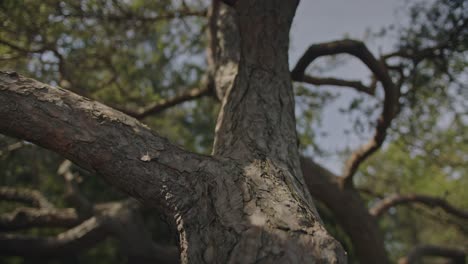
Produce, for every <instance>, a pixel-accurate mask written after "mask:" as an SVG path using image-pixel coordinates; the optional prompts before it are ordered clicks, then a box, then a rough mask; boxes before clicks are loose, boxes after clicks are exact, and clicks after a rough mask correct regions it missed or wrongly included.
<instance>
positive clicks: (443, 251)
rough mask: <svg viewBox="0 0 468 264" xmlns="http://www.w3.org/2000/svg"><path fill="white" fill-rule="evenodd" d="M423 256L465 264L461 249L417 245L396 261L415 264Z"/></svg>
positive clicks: (455, 263)
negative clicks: (442, 258)
mask: <svg viewBox="0 0 468 264" xmlns="http://www.w3.org/2000/svg"><path fill="white" fill-rule="evenodd" d="M425 256H431V257H444V258H448V259H451V260H452V262H451V263H453V264H465V263H466V262H465V261H466V252H465V251H464V250H461V249H454V248H447V247H441V246H433V245H419V246H416V247H414V248H413V249H412V250H411V252H410V253H409V254H408V255H407V256H406V257H403V258H401V259H400V260H399V261H398V264H415V263H416V261H418V260H419V259H420V258H422V257H425Z"/></svg>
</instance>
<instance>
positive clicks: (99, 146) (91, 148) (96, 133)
mask: <svg viewBox="0 0 468 264" xmlns="http://www.w3.org/2000/svg"><path fill="white" fill-rule="evenodd" d="M0 120H2V122H0V132H2V133H5V134H7V135H10V136H14V137H17V138H21V139H25V140H28V141H31V142H33V143H36V144H37V145H39V146H42V147H45V148H48V149H51V150H54V151H56V152H58V153H60V154H62V155H63V156H65V157H66V158H68V159H70V160H71V161H73V162H74V163H76V164H78V165H80V166H82V167H84V168H86V169H88V170H90V171H93V172H96V173H97V174H98V175H101V176H102V177H104V178H105V179H106V180H107V181H108V182H109V183H110V184H112V185H114V186H116V187H118V188H119V189H121V190H123V191H124V192H126V193H128V194H130V195H131V196H134V197H137V198H139V199H141V200H143V201H145V202H147V203H149V204H152V205H153V206H162V208H163V209H165V212H166V213H168V212H171V213H169V214H170V215H171V216H173V215H174V214H173V213H174V210H175V211H180V210H187V208H190V206H191V203H193V202H194V199H196V196H197V195H196V194H194V192H195V190H196V188H195V187H196V186H198V185H201V184H202V183H203V181H202V180H201V179H200V178H199V177H196V175H197V174H198V175H206V172H205V171H203V169H202V168H201V166H206V165H207V163H206V162H209V161H212V159H210V158H208V157H205V156H200V155H196V154H193V153H190V152H187V151H184V150H182V149H180V148H179V147H177V146H174V145H172V144H171V143H169V142H168V140H166V139H165V138H162V137H160V136H159V135H157V134H154V133H152V132H151V131H150V130H149V128H147V127H146V126H144V125H142V124H140V123H139V122H138V121H136V120H135V119H133V118H131V117H128V116H126V115H124V114H122V113H121V112H118V111H115V110H113V109H111V108H109V107H107V106H104V105H102V104H100V103H97V102H94V101H91V100H89V99H86V98H83V97H81V96H78V95H76V94H74V93H72V92H70V91H66V90H63V89H60V88H55V87H52V86H49V85H46V84H43V83H40V82H38V81H35V80H32V79H28V78H25V77H22V76H20V75H18V74H16V73H6V72H0ZM211 168H213V167H211Z"/></svg>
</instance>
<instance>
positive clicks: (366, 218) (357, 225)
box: [301, 157, 390, 264]
mask: <svg viewBox="0 0 468 264" xmlns="http://www.w3.org/2000/svg"><path fill="white" fill-rule="evenodd" d="M301 167H302V173H303V175H304V178H305V182H306V184H307V187H308V189H309V191H310V193H311V194H312V196H313V197H314V198H315V199H317V200H319V201H320V202H322V203H324V204H325V205H326V206H327V207H328V208H329V209H330V210H331V211H332V212H333V215H334V217H335V219H336V220H337V221H338V223H339V224H340V226H341V227H342V228H343V229H344V231H345V232H346V233H347V234H348V235H349V237H350V238H351V241H352V244H353V247H354V250H355V253H356V255H357V257H358V259H359V262H360V263H362V264H374V263H382V264H384V263H390V261H389V259H388V256H387V252H386V251H385V247H384V239H383V235H382V234H381V233H380V230H379V227H378V225H377V221H376V219H375V218H374V217H372V216H371V215H370V214H369V211H368V209H367V206H366V204H365V203H364V201H363V200H362V199H361V197H360V195H359V193H358V192H357V190H356V189H354V188H342V186H341V185H340V181H339V177H338V176H337V175H335V174H333V173H332V172H330V171H329V170H327V169H325V168H323V167H322V166H320V165H319V164H317V163H315V162H314V161H313V160H311V159H310V158H304V157H302V158H301Z"/></svg>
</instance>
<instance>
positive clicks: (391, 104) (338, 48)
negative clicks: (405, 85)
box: [291, 39, 399, 186]
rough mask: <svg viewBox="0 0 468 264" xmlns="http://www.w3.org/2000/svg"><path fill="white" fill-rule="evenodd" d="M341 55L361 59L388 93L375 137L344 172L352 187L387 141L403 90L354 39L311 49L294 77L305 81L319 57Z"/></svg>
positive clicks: (303, 57) (346, 181)
mask: <svg viewBox="0 0 468 264" xmlns="http://www.w3.org/2000/svg"><path fill="white" fill-rule="evenodd" d="M340 53H347V54H350V55H353V56H355V57H357V58H358V59H360V60H361V61H362V62H363V63H364V64H365V65H366V66H367V67H368V68H369V69H370V70H371V71H372V73H373V74H374V76H375V78H376V80H378V81H380V83H381V84H382V86H383V89H384V93H385V100H384V105H383V110H382V113H381V114H380V117H379V119H378V120H377V126H376V129H375V132H374V135H373V137H372V138H371V139H370V140H369V142H367V143H366V144H364V145H363V146H361V147H360V148H359V149H358V150H356V151H355V152H354V153H353V154H352V155H351V157H350V158H349V159H348V161H347V163H346V166H345V169H344V172H343V183H344V185H345V186H352V184H353V179H352V178H353V175H354V174H355V173H356V171H357V169H358V168H359V165H360V164H361V163H362V162H363V161H364V160H366V159H367V157H369V156H370V155H371V154H372V153H374V152H375V151H376V150H378V149H379V148H380V146H381V145H382V143H383V142H384V140H385V137H386V134H387V129H388V127H389V126H390V123H391V121H392V119H393V118H394V117H395V115H396V113H397V107H398V98H399V88H398V87H396V86H395V84H394V83H393V81H392V79H391V78H390V75H389V73H388V70H387V68H386V67H385V65H384V64H383V63H382V61H379V60H377V59H376V58H375V57H374V55H372V53H371V52H370V51H369V50H368V49H367V47H366V45H365V44H364V43H363V42H360V41H357V40H351V39H345V40H339V41H333V42H328V43H321V44H316V45H312V46H310V47H309V49H307V51H306V52H305V53H304V55H303V56H302V57H301V58H300V59H299V61H298V62H297V64H296V66H295V67H294V69H293V71H292V73H291V76H292V78H293V79H294V80H299V81H302V80H304V75H305V70H306V68H307V67H308V66H309V65H310V63H312V62H313V61H314V60H315V59H316V58H318V57H321V56H327V55H335V54H340Z"/></svg>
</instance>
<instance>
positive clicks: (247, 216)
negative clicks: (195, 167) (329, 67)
mask: <svg viewBox="0 0 468 264" xmlns="http://www.w3.org/2000/svg"><path fill="white" fill-rule="evenodd" d="M296 5H297V2H296V1H280V0H277V1H271V0H268V1H266V0H264V1H239V2H237V4H236V6H235V8H236V12H237V17H236V19H237V22H238V25H239V32H240V43H239V46H240V57H239V62H238V63H239V65H238V72H237V76H236V79H235V81H234V82H231V81H230V80H229V79H226V76H224V80H221V81H220V80H219V79H220V78H216V80H217V83H216V84H217V87H218V88H219V86H226V85H225V84H226V83H228V84H232V85H230V86H229V85H228V87H227V91H222V89H218V96H220V97H222V98H223V104H222V110H221V112H220V115H219V118H218V123H217V126H216V139H215V143H214V149H213V154H214V156H215V157H219V158H220V159H223V160H229V161H230V163H231V164H235V166H233V168H232V169H229V171H228V173H227V174H220V175H217V176H216V178H215V179H213V183H212V186H213V187H212V188H211V190H209V191H208V192H207V196H209V197H210V198H211V202H209V203H208V204H207V205H206V208H204V209H202V211H203V212H205V214H209V215H212V217H210V218H209V219H206V220H205V221H207V220H209V221H207V222H200V221H199V220H198V219H193V222H197V223H198V224H197V225H196V226H193V227H192V224H191V227H192V228H190V229H188V228H187V227H186V228H185V229H184V231H185V239H186V240H187V241H186V244H187V251H188V253H187V255H186V259H185V260H187V261H193V260H196V261H195V262H197V263H198V262H206V263H224V262H228V263H254V262H261V263H314V262H318V263H343V262H345V257H344V254H343V250H342V249H341V246H340V245H339V244H338V243H337V242H336V241H335V240H334V239H333V238H331V237H330V236H329V235H328V234H327V233H326V231H325V230H324V228H323V226H322V225H321V222H320V219H319V216H318V214H317V213H316V210H315V208H314V205H313V202H312V199H311V196H310V194H309V192H308V191H307V188H306V185H305V182H304V180H303V178H302V174H301V168H300V162H299V152H298V149H297V137H296V130H295V119H294V97H293V90H292V85H291V79H290V74H289V67H288V42H289V29H290V25H291V22H292V18H293V16H294V13H295V8H296ZM218 26H222V24H218ZM224 34H226V32H224ZM233 46H234V47H235V46H236V45H233ZM224 47H226V46H224ZM224 51H225V53H227V56H229V54H231V56H233V57H236V55H235V52H233V51H232V50H231V51H226V50H224ZM232 54H234V55H232ZM218 55H219V54H218ZM224 58H225V57H224ZM218 62H219V61H218ZM223 62H225V63H226V64H227V63H229V64H231V65H232V64H234V65H235V63H236V61H235V60H233V61H229V60H225V61H223ZM223 62H221V63H220V64H222V65H226V64H223ZM217 69H219V67H218V68H217ZM225 69H229V67H221V71H224V72H225ZM227 77H228V76H227ZM220 90H221V91H220ZM206 200H210V199H206ZM197 215H198V214H197ZM193 222H191V223H193ZM191 245H192V247H191ZM193 245H198V247H197V248H194V247H193ZM201 253H202V254H201ZM201 256H203V257H201Z"/></svg>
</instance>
